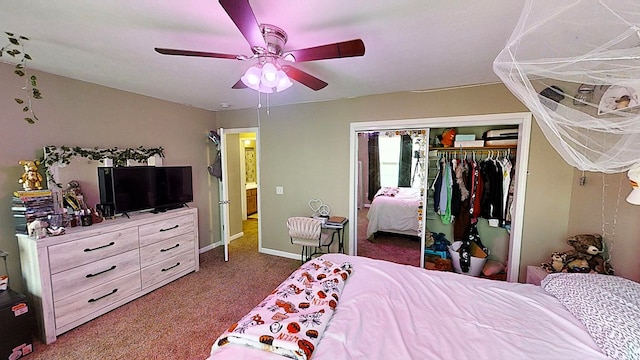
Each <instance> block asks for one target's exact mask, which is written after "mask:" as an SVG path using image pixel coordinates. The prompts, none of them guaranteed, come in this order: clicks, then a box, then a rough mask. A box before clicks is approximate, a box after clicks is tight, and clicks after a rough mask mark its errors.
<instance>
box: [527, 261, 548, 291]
mask: <svg viewBox="0 0 640 360" xmlns="http://www.w3.org/2000/svg"><path fill="white" fill-rule="evenodd" d="M548 274H549V273H548V272H547V270H545V269H543V268H542V267H541V266H532V265H529V266H527V284H533V285H538V286H540V283H541V282H542V279H544V278H545V276H547V275H548Z"/></svg>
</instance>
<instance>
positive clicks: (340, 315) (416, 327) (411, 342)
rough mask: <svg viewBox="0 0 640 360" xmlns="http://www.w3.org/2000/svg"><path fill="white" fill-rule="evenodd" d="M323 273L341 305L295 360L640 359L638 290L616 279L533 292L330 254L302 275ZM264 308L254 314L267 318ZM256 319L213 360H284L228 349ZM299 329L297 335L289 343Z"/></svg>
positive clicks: (577, 277)
mask: <svg viewBox="0 0 640 360" xmlns="http://www.w3.org/2000/svg"><path fill="white" fill-rule="evenodd" d="M326 264H332V266H334V270H333V271H332V270H331V269H330V268H329V269H326V270H327V271H328V272H327V273H328V274H336V276H337V277H338V278H341V277H340V274H343V273H346V272H348V273H349V276H348V277H346V278H345V280H344V282H343V285H344V286H343V287H342V288H341V289H336V291H338V293H339V294H337V295H335V296H334V295H333V294H332V295H331V296H329V298H331V297H333V298H335V299H339V304H338V305H337V306H336V307H335V309H334V311H333V313H332V314H329V320H328V321H327V322H326V323H324V324H323V326H326V327H322V326H320V327H316V326H310V328H315V329H316V330H319V331H320V333H319V334H318V335H319V336H318V337H317V339H316V340H317V342H316V343H314V346H312V347H313V351H312V352H311V353H305V351H306V350H305V351H298V354H297V355H295V356H292V357H294V358H296V357H297V358H299V359H309V358H312V359H313V360H336V359H474V360H476V359H592V360H597V359H607V358H608V357H607V355H605V353H606V354H608V355H609V356H610V357H611V358H614V359H638V358H640V324H639V323H638V319H640V284H638V283H635V282H633V281H630V280H626V279H623V278H620V277H615V276H609V275H598V274H567V273H559V274H550V275H548V276H547V277H546V278H545V280H543V286H537V285H532V284H519V283H508V282H502V281H494V280H488V279H480V278H476V277H472V276H466V275H462V274H455V273H449V272H438V271H429V270H424V269H420V268H417V267H413V266H408V265H400V264H395V263H390V262H386V261H381V260H373V259H369V258H365V257H355V256H349V255H343V254H326V255H323V256H322V257H320V258H317V259H314V260H312V261H310V262H307V263H306V264H305V265H303V267H305V266H306V267H307V268H306V269H309V267H311V268H313V269H315V268H322V267H323V266H326ZM335 268H337V269H339V270H335ZM347 269H348V271H347ZM301 271H302V272H304V271H306V270H304V269H303V268H301V269H298V270H296V272H294V273H293V274H292V276H290V277H289V278H288V279H287V280H285V282H283V283H282V284H281V285H280V286H279V287H278V288H277V289H276V290H274V292H273V293H272V294H271V295H269V297H267V299H269V298H273V297H275V298H278V297H279V296H278V295H276V294H279V293H282V292H283V291H284V289H292V285H291V283H290V281H294V282H295V281H298V280H300V278H304V276H302V277H301V276H300V273H301ZM343 275H344V274H343ZM299 284H300V283H299V282H298V285H299ZM293 288H296V286H295V285H294V286H293ZM298 288H305V286H298ZM285 292H286V291H285ZM294 293H295V291H294ZM267 299H265V301H264V302H263V303H261V304H260V305H263V307H262V308H261V307H260V305H258V306H257V307H256V309H258V310H260V309H261V310H262V311H265V309H267V308H269V306H266V302H267ZM285 300H286V301H287V302H294V303H295V302H296V301H294V300H292V298H291V297H286V299H285ZM281 301H282V299H281ZM312 302H313V300H312ZM301 304H302V303H301ZM256 309H254V311H252V312H250V313H249V314H247V316H245V317H244V318H243V320H241V321H239V322H238V323H236V324H234V326H232V327H231V328H230V329H229V330H230V331H229V332H227V333H225V334H222V335H221V336H220V337H219V338H217V339H216V340H215V341H214V345H213V347H212V351H211V355H210V357H209V360H220V359H234V360H242V359H273V360H282V359H284V358H285V357H283V356H282V355H278V354H276V353H272V352H270V351H267V350H272V347H273V346H274V345H275V344H271V345H269V346H266V345H264V344H260V345H258V346H257V347H252V346H246V345H240V344H238V343H229V342H228V341H226V340H227V339H228V337H227V336H228V335H229V334H231V333H233V332H234V331H236V332H237V331H238V330H237V327H238V324H240V326H247V324H248V321H246V320H247V319H253V320H255V310H256ZM273 313H274V314H276V313H279V311H274V312H273ZM273 317H274V318H276V320H270V319H268V318H267V316H262V320H264V321H266V322H267V323H266V324H263V326H266V327H268V329H272V327H273V324H269V321H271V322H272V323H273V322H274V321H275V322H280V323H281V325H284V326H285V327H286V328H289V327H290V325H289V324H287V323H288V322H289V320H286V319H282V318H279V317H276V315H273ZM253 320H251V322H252V323H253ZM251 326H252V325H251V324H249V325H248V327H249V328H250V327H251ZM305 328H309V326H305V327H303V328H302V329H300V327H294V328H293V329H292V331H293V332H292V333H291V334H294V335H295V334H302V333H303V332H304V330H305ZM232 329H234V330H233V331H231V330H232ZM245 330H246V329H245ZM267 335H268V331H267ZM223 340H224V341H223ZM294 343H295V342H294ZM220 344H222V345H220ZM254 345H255V344H254ZM288 355H289V356H291V354H288Z"/></svg>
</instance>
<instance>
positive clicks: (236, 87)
mask: <svg viewBox="0 0 640 360" xmlns="http://www.w3.org/2000/svg"><path fill="white" fill-rule="evenodd" d="M247 87H248V86H247V85H245V84H244V83H243V82H242V80H238V82H237V83H235V84H233V86H232V87H231V88H232V89H246V88H247Z"/></svg>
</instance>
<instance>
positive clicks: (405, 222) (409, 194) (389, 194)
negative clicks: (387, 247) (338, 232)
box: [367, 187, 421, 239]
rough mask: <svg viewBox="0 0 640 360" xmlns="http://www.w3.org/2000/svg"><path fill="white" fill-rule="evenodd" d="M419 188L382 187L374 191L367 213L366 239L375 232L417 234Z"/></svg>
mask: <svg viewBox="0 0 640 360" xmlns="http://www.w3.org/2000/svg"><path fill="white" fill-rule="evenodd" d="M420 200H421V197H420V190H419V189H413V188H408V187H383V188H381V189H380V190H378V192H377V193H376V195H375V197H374V198H373V201H372V202H371V207H370V208H369V212H368V213H367V219H368V220H369V224H368V225H367V239H371V237H372V236H373V235H374V234H375V233H377V232H385V233H394V234H402V235H412V236H418V207H419V206H420Z"/></svg>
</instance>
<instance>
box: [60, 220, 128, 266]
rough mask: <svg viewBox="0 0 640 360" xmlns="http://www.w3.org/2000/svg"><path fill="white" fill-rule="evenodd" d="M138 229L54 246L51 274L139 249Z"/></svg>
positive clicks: (124, 230)
mask: <svg viewBox="0 0 640 360" xmlns="http://www.w3.org/2000/svg"><path fill="white" fill-rule="evenodd" d="M136 230H137V228H135V227H132V228H128V229H123V230H120V231H114V232H110V233H108V234H102V235H96V236H91V237H87V238H84V239H80V240H75V241H69V242H66V243H63V244H58V245H52V246H50V247H49V248H48V251H49V266H50V268H51V273H52V274H55V273H58V272H60V271H64V270H67V269H71V268H74V267H76V266H80V265H84V264H88V263H91V262H94V261H97V260H101V259H104V258H107V257H109V256H113V255H117V254H120V253H123V252H126V251H129V250H133V249H137V248H138V246H139V245H138V232H137V231H136Z"/></svg>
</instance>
